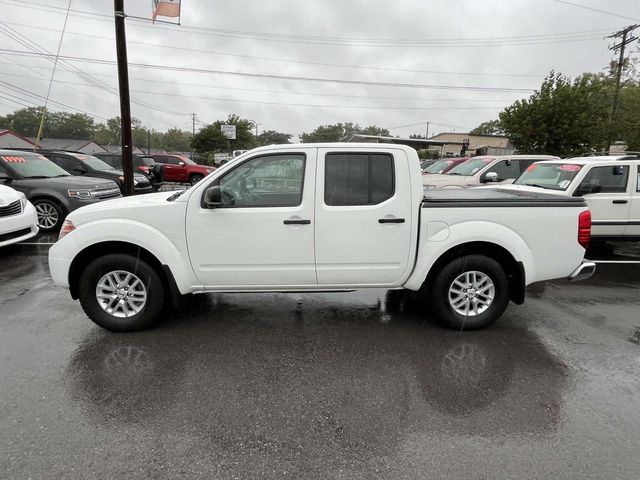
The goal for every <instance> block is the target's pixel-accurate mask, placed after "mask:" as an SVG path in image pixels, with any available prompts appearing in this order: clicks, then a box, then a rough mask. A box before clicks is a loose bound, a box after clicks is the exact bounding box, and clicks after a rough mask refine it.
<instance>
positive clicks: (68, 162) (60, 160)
mask: <svg viewBox="0 0 640 480" xmlns="http://www.w3.org/2000/svg"><path fill="white" fill-rule="evenodd" d="M51 160H53V163H55V164H56V165H58V166H59V167H62V168H64V169H65V170H66V171H67V172H69V173H71V174H73V175H79V173H80V172H75V171H74V170H73V169H74V168H75V167H77V166H78V164H79V163H80V162H78V160H76V159H74V158H68V157H63V156H60V155H55V156H54V157H53V158H51Z"/></svg>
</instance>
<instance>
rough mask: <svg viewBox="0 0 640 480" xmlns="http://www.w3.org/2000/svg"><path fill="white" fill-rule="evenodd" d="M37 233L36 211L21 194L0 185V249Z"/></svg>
mask: <svg viewBox="0 0 640 480" xmlns="http://www.w3.org/2000/svg"><path fill="white" fill-rule="evenodd" d="M36 233H38V216H37V215H36V209H35V208H34V207H33V205H31V203H30V202H29V201H28V200H27V197H26V196H25V195H24V193H22V192H17V191H15V190H14V189H13V188H9V187H5V186H4V185H0V247H4V246H5V245H10V244H12V243H17V242H21V241H23V240H26V239H28V238H31V237H33V236H34V235H35V234H36Z"/></svg>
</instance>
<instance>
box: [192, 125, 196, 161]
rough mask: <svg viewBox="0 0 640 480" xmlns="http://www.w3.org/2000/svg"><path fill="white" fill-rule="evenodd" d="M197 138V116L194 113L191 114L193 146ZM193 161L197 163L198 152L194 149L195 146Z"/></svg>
mask: <svg viewBox="0 0 640 480" xmlns="http://www.w3.org/2000/svg"><path fill="white" fill-rule="evenodd" d="M195 136H196V114H195V113H192V114H191V142H192V145H193V138H194V137H195ZM191 160H193V161H194V162H195V160H196V150H195V149H194V148H193V146H192V147H191Z"/></svg>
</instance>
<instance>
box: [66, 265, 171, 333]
mask: <svg viewBox="0 0 640 480" xmlns="http://www.w3.org/2000/svg"><path fill="white" fill-rule="evenodd" d="M78 293H79V298H80V304H81V305H82V308H83V310H84V311H85V313H86V314H87V316H88V317H89V318H90V319H91V320H93V322H94V323H96V324H97V325H99V326H101V327H102V328H105V329H107V330H110V331H112V332H130V331H135V330H142V329H144V328H146V327H148V326H150V325H151V324H152V323H153V321H154V320H155V319H156V318H157V317H158V316H159V314H160V312H161V311H162V305H163V299H164V286H163V283H162V280H161V279H160V276H159V275H158V273H157V272H156V270H155V269H154V268H152V267H151V266H150V265H149V264H148V263H146V262H145V261H144V260H143V259H141V258H138V257H134V256H132V255H127V254H120V253H116V254H111V255H105V256H103V257H100V258H97V259H96V260H94V261H93V262H91V263H90V264H89V265H88V266H87V268H85V270H84V272H82V275H81V278H80V289H79V292H78Z"/></svg>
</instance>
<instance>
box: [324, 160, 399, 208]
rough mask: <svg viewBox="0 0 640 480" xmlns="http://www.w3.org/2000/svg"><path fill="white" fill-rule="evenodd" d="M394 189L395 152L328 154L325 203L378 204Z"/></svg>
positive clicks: (340, 204) (389, 195) (390, 195)
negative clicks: (393, 153) (393, 154)
mask: <svg viewBox="0 0 640 480" xmlns="http://www.w3.org/2000/svg"><path fill="white" fill-rule="evenodd" d="M394 191H395V179H394V167H393V156H391V155H390V154H387V153H375V154H367V153H329V154H327V156H326V158H325V180H324V203H325V204H327V205H338V206H344V205H375V204H377V203H381V202H383V201H385V200H387V199H389V198H391V197H392V196H393V194H394Z"/></svg>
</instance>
